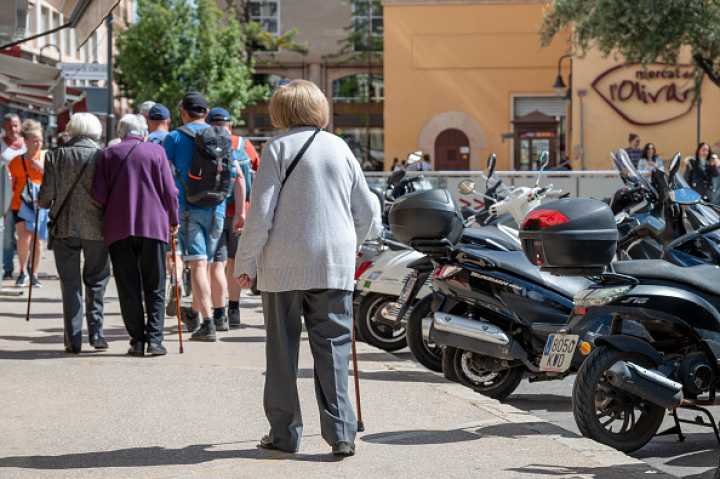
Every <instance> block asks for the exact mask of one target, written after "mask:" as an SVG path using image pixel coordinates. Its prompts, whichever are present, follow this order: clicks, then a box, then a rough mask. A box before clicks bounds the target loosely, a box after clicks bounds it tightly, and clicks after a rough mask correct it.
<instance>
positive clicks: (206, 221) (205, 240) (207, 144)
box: [163, 92, 245, 341]
mask: <svg viewBox="0 0 720 479" xmlns="http://www.w3.org/2000/svg"><path fill="white" fill-rule="evenodd" d="M180 113H181V115H182V119H183V123H184V125H183V126H181V127H180V128H178V129H177V130H175V131H173V132H170V133H168V135H167V136H166V137H165V140H164V142H163V146H164V148H165V152H166V154H167V157H168V160H169V161H170V164H171V166H172V168H173V169H174V173H175V174H174V176H175V185H176V186H177V188H178V191H179V194H178V203H179V215H178V216H179V222H180V234H179V235H178V240H179V250H180V252H181V254H182V257H183V260H184V261H187V262H188V264H189V265H190V277H191V281H192V290H193V305H192V307H189V308H186V307H183V308H181V317H182V321H183V323H184V324H185V326H186V327H187V329H188V330H189V331H192V332H193V335H192V336H191V337H190V339H191V340H193V341H217V334H216V327H215V323H214V322H213V314H212V301H211V293H210V283H209V281H208V275H207V273H208V265H209V264H210V263H212V261H213V256H214V254H215V249H216V248H217V244H218V240H219V239H220V234H221V233H222V229H223V223H224V218H225V208H226V200H227V198H228V197H229V196H230V194H231V192H233V191H234V194H235V197H236V198H244V197H245V176H244V174H243V172H242V170H241V169H240V167H239V166H238V164H237V161H236V160H235V152H234V150H233V144H232V138H231V137H230V133H229V132H228V130H227V129H225V128H221V127H218V126H210V125H208V124H207V123H205V117H206V115H207V113H208V105H207V100H206V99H205V97H204V96H203V95H202V94H201V93H198V92H190V93H188V94H187V95H185V97H184V98H183V101H182V107H181V109H180ZM244 206H245V205H244V204H241V205H239V207H238V208H236V209H235V215H234V217H233V227H234V228H235V229H236V230H240V229H242V227H243V226H244V224H245V207H244Z"/></svg>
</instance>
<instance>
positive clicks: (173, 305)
mask: <svg viewBox="0 0 720 479" xmlns="http://www.w3.org/2000/svg"><path fill="white" fill-rule="evenodd" d="M170 288H171V289H170V300H169V301H168V304H167V306H166V307H165V315H166V316H177V307H178V301H177V294H175V293H176V292H177V291H176V290H175V285H174V284H172V283H170ZM180 294H182V293H180Z"/></svg>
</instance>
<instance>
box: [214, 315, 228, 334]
mask: <svg viewBox="0 0 720 479" xmlns="http://www.w3.org/2000/svg"><path fill="white" fill-rule="evenodd" d="M213 322H214V323H215V329H216V330H218V331H230V325H229V324H228V317H227V316H224V315H223V317H222V318H213Z"/></svg>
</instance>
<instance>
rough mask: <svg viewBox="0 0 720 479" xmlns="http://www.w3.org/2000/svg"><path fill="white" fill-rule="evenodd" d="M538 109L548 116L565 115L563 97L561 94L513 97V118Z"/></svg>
mask: <svg viewBox="0 0 720 479" xmlns="http://www.w3.org/2000/svg"><path fill="white" fill-rule="evenodd" d="M536 110H537V111H539V112H541V113H544V114H546V115H548V116H552V117H555V116H565V97H561V96H519V97H515V101H514V105H513V115H514V116H515V118H517V117H520V116H525V115H527V114H528V113H532V112H534V111H536Z"/></svg>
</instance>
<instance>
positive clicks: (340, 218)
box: [235, 127, 373, 292]
mask: <svg viewBox="0 0 720 479" xmlns="http://www.w3.org/2000/svg"><path fill="white" fill-rule="evenodd" d="M313 132H314V128H310V127H302V128H294V129H292V130H290V131H288V132H287V133H284V134H282V135H280V136H277V137H275V138H273V139H272V140H270V141H269V142H268V144H267V145H266V146H265V149H264V150H263V154H262V160H261V161H260V167H259V168H258V171H257V174H256V176H255V181H254V182H253V187H252V192H251V194H250V207H249V209H248V212H247V218H246V221H245V229H244V230H243V233H242V235H241V237H240V243H239V244H238V250H237V255H236V256H235V277H238V276H240V275H242V274H247V275H248V276H250V277H251V278H254V277H255V276H256V275H257V278H258V288H259V289H260V290H261V291H267V292H281V291H295V290H303V291H307V290H310V289H340V290H346V291H352V290H353V289H354V272H355V255H356V254H357V251H358V250H359V248H360V245H361V244H362V242H363V241H365V238H366V236H367V234H368V232H369V231H370V226H371V224H372V216H373V215H372V203H371V202H372V198H371V193H370V190H369V189H368V187H367V184H366V182H365V178H364V176H363V174H362V171H361V170H360V165H359V164H358V162H357V160H356V159H355V156H354V155H353V154H352V152H351V151H350V148H348V146H347V144H346V143H345V142H344V141H343V140H342V139H340V138H338V137H337V136H335V135H332V134H330V133H327V132H324V131H321V132H320V133H318V135H317V136H316V137H315V140H314V142H313V143H312V145H310V147H309V148H308V149H307V151H306V152H305V154H304V155H303V157H302V159H301V160H300V162H299V163H298V164H297V167H296V168H295V170H293V172H292V175H290V177H289V178H288V180H287V182H286V183H285V186H283V187H282V191H281V189H280V187H281V184H282V180H283V179H284V178H285V172H286V170H287V168H288V167H289V166H290V163H292V160H293V159H294V158H295V155H296V154H297V153H298V151H300V149H301V148H302V146H303V145H304V144H305V141H306V140H307V139H308V138H310V136H311V135H312V133H313Z"/></svg>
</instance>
